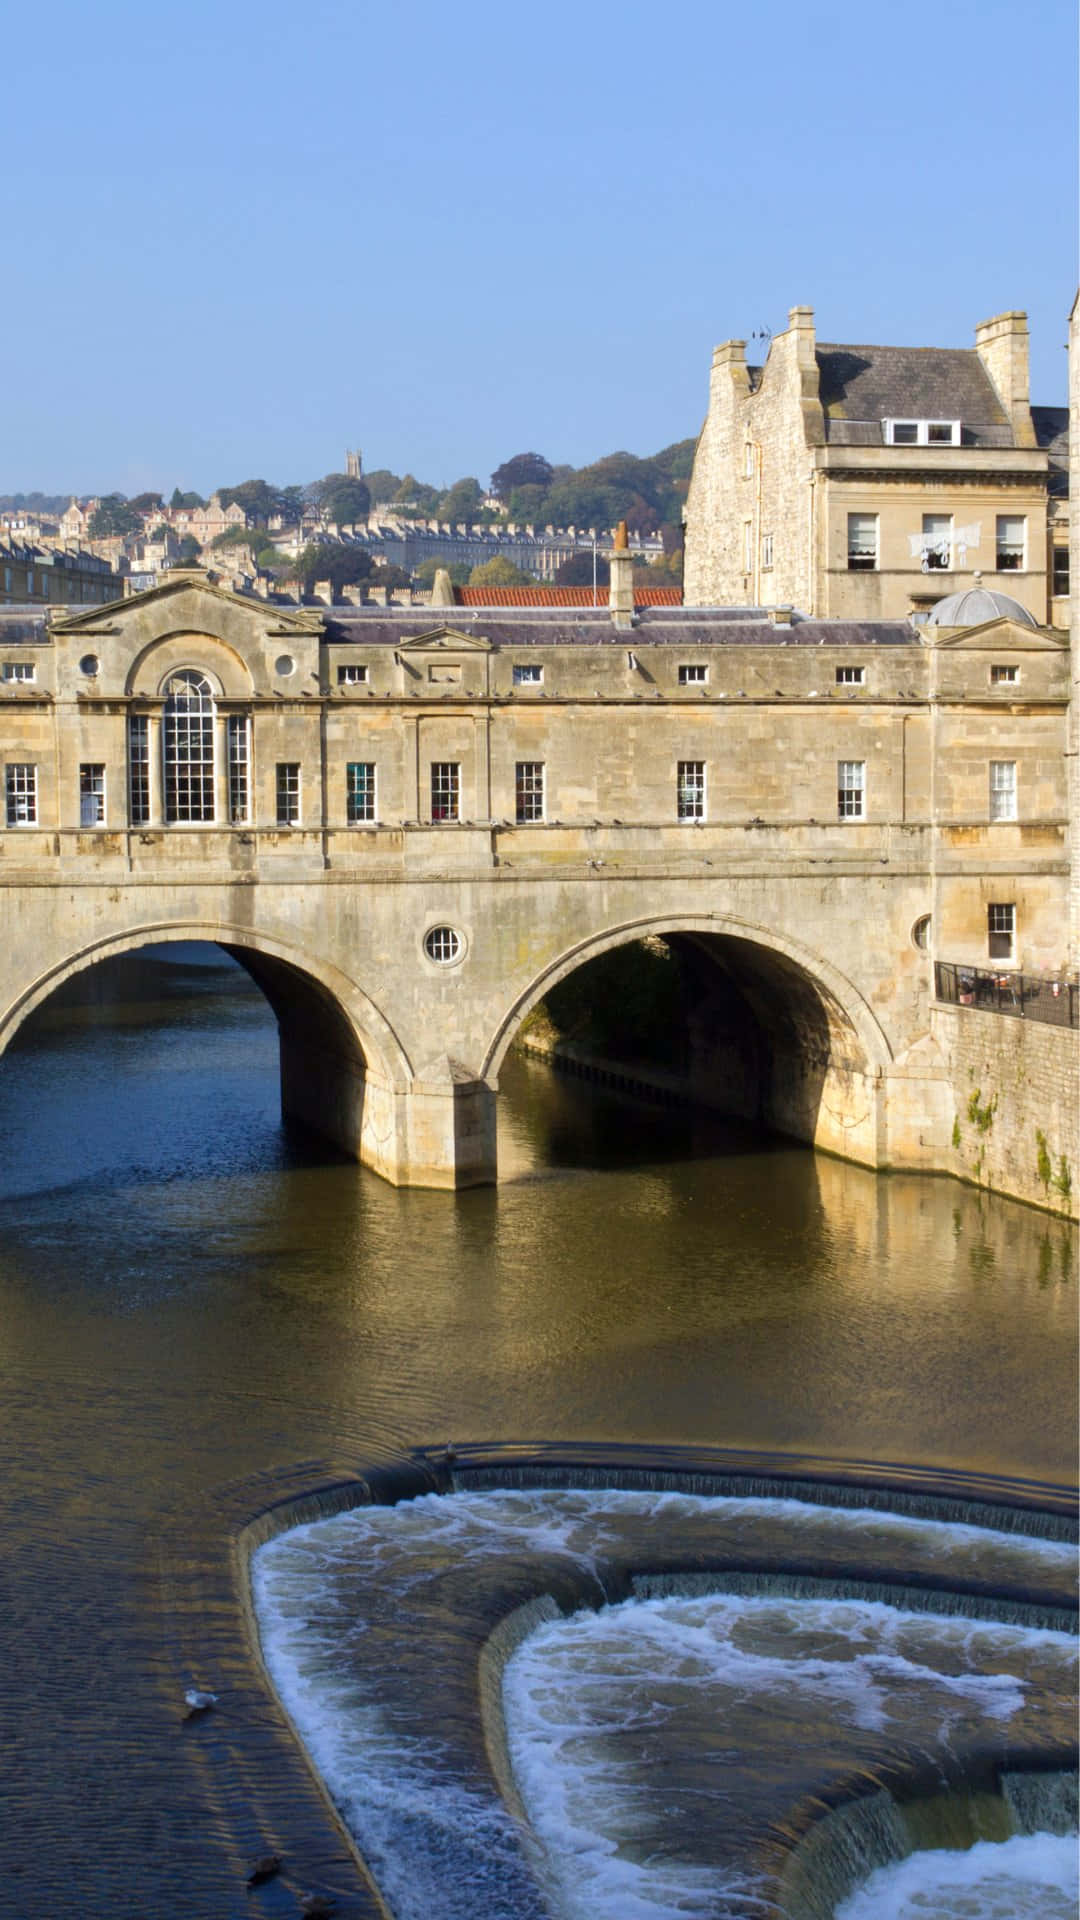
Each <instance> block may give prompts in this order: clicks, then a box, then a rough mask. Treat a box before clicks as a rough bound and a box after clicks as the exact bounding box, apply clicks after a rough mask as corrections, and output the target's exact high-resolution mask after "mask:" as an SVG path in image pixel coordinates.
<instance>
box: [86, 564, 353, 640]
mask: <svg viewBox="0 0 1080 1920" xmlns="http://www.w3.org/2000/svg"><path fill="white" fill-rule="evenodd" d="M237 616H240V618H241V619H242V620H247V621H250V622H251V625H252V628H253V629H257V630H258V632H259V633H260V634H287V633H292V634H314V635H316V636H318V635H319V634H321V633H322V630H323V621H322V615H321V614H320V613H318V612H316V611H315V610H314V609H308V608H302V607H296V608H293V607H271V606H268V605H267V604H266V602H265V601H263V600H256V599H253V598H252V597H251V596H250V595H248V594H243V593H234V592H233V591H232V589H231V588H229V587H222V586H219V585H218V583H217V582H216V581H214V580H209V579H207V577H206V575H205V574H204V573H202V572H199V571H196V570H195V569H192V570H191V571H190V572H189V571H186V570H185V571H180V570H179V569H177V571H176V572H175V573H172V574H170V575H169V576H168V578H166V579H165V580H162V581H161V582H160V583H159V584H158V585H157V586H156V587H148V588H147V589H146V592H145V593H133V594H131V595H130V596H129V597H128V598H127V599H126V600H110V601H108V602H107V604H106V605H105V606H100V607H87V608H85V609H84V610H83V611H82V612H80V613H70V614H62V615H60V616H59V617H56V618H54V619H53V621H52V631H53V632H54V633H55V634H67V633H71V634H91V633H94V634H122V633H123V632H124V630H125V628H127V627H132V628H135V627H137V628H138V630H139V633H140V637H145V636H146V633H147V631H148V629H149V630H150V631H153V632H157V633H162V634H164V633H168V632H173V631H176V630H177V629H178V628H181V627H183V628H189V629H192V630H194V631H198V632H203V633H216V632H219V631H220V630H221V629H222V628H223V625H224V623H225V620H226V619H228V622H229V626H230V628H232V629H235V623H236V619H237Z"/></svg>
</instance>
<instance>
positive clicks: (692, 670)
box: [679, 666, 709, 687]
mask: <svg viewBox="0 0 1080 1920" xmlns="http://www.w3.org/2000/svg"><path fill="white" fill-rule="evenodd" d="M708 677H709V669H708V667H700V666H689V667H680V668H679V685H680V687H703V686H704V685H705V682H706V680H707V679H708Z"/></svg>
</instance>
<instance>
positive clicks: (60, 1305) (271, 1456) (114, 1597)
mask: <svg viewBox="0 0 1080 1920" xmlns="http://www.w3.org/2000/svg"><path fill="white" fill-rule="evenodd" d="M212 951H213V950H210V952H211V953H212ZM205 958H206V954H205V952H204V953H203V954H195V953H193V954H189V955H187V956H186V962H187V964H185V966H184V967H183V968H181V969H180V970H179V971H175V970H174V971H172V972H171V973H165V972H162V973H161V974H160V976H158V975H155V976H154V977H155V979H156V978H158V977H160V978H161V980H162V988H161V991H160V993H157V992H156V990H155V995H156V997H154V998H150V999H146V1000H145V1001H143V1002H141V1003H139V1004H134V1005H129V1006H126V1007H124V1008H123V1009H118V1010H116V1011H115V1012H113V1013H110V1014H107V1015H103V1014H102V1013H101V1011H100V1010H88V1011H87V1012H86V1013H85V1014H83V1015H77V1014H68V1015H66V1016H65V1018H64V1019H63V1020H62V1021H58V1023H57V1024H55V1025H51V1024H42V1023H39V1024H38V1025H37V1026H36V1028H35V1030H34V1031H33V1032H26V1033H24V1037H22V1039H21V1042H20V1044H19V1045H18V1046H17V1047H16V1048H13V1049H12V1050H11V1051H10V1052H9V1053H8V1054H7V1055H6V1056H5V1057H4V1059H3V1060H2V1061H0V1342H2V1347H3V1357H4V1379H5V1392H4V1396H3V1404H2V1407H0V1444H2V1446H3V1453H4V1465H5V1490H6V1495H7V1498H6V1501H5V1507H6V1520H7V1526H6V1552H5V1555H4V1560H3V1565H2V1588H0V1599H2V1601H3V1614H2V1616H0V1632H2V1633H3V1634H4V1637H5V1641H6V1643H7V1644H6V1649H5V1651H6V1655H7V1657H6V1659H5V1661H4V1664H3V1678H2V1679H0V1708H2V1710H3V1713H4V1716H5V1726H6V1730H7V1734H8V1737H7V1739H6V1740H5V1742H4V1743H3V1747H2V1749H0V1792H2V1795H3V1805H4V1809H5V1812H4V1816H3V1819H4V1832H3V1835H2V1838H3V1845H2V1847H0V1910H3V1911H5V1912H10V1913H13V1914H14V1913H22V1912H24V1911H25V1912H30V1911H32V1910H43V1911H49V1912H60V1911H75V1910H77V1911H78V1912H80V1913H81V1914H85V1915H87V1916H90V1917H92V1920H93V1917H95V1916H97V1915H98V1914H101V1915H104V1914H106V1913H109V1914H115V1913H118V1912H119V1913H123V1914H127V1915H129V1916H132V1920H135V1917H136V1916H140V1915H147V1916H149V1915H158V1914H170V1915H171V1914H178V1915H181V1914H191V1915H200V1916H206V1920H211V1917H213V1920H219V1917H220V1916H231V1915H232V1914H234V1913H235V1914H241V1913H244V1914H250V1913H262V1912H266V1913H272V1912H282V1913H284V1912H286V1911H294V1910H295V1901H294V1895H295V1891H296V1889H297V1888H298V1887H299V1886H300V1884H301V1882H304V1883H306V1884H314V1883H315V1882H316V1881H318V1883H319V1884H320V1885H327V1886H333V1887H334V1888H335V1889H336V1891H337V1893H338V1898H339V1909H338V1910H339V1913H341V1914H348V1913H356V1914H360V1913H364V1914H368V1913H371V1912H374V1911H375V1908H374V1907H373V1906H372V1905H371V1904H370V1897H369V1896H366V1895H365V1894H364V1892H363V1887H362V1883H361V1881H360V1880H359V1878H358V1876H357V1874H356V1869H355V1866H354V1865H353V1863H352V1861H351V1859H350V1857H349V1856H348V1853H347V1849H344V1848H343V1846H342V1843H341V1841H340V1836H339V1835H338V1834H337V1830H336V1828H335V1827H334V1825H333V1822H332V1821H331V1820H329V1818H328V1817H327V1816H326V1814H325V1810H324V1808H323V1803H322V1801H321V1800H320V1798H319V1794H318V1792H317V1791H316V1790H314V1789H313V1788H312V1786H311V1782H310V1778H309V1776H308V1774H307V1772H306V1769H305V1768H304V1766H303V1764H302V1763H301V1762H299V1761H298V1760H297V1759H296V1757H295V1742H294V1739H293V1735H292V1732H291V1730H290V1728H289V1726H288V1724H287V1723H286V1722H285V1721H284V1720H283V1718H282V1715H281V1713H280V1709H279V1708H278V1707H277V1704H276V1702H275V1701H274V1699H273V1697H272V1695H271V1694H270V1692H269V1690H268V1688H267V1685H266V1682H265V1678H264V1676H263V1674H262V1671H261V1668H260V1667H259V1664H258V1659H257V1655H256V1653H255V1651H254V1645H253V1638H252V1634H251V1632H250V1629H249V1627H248V1625H247V1623H246V1620H245V1616H244V1613H243V1604H242V1603H243V1589H244V1582H243V1569H242V1565H241V1561H242V1559H243V1558H244V1555H243V1554H242V1553H241V1550H240V1539H241V1530H242V1529H243V1527H244V1526H245V1525H246V1524H247V1523H248V1522H250V1521H252V1520H253V1519H255V1517H256V1516H257V1515H259V1514H260V1513H261V1512H263V1511H264V1510H266V1509H267V1508H269V1507H271V1506H272V1505H273V1504H274V1503H275V1502H280V1501H285V1500H295V1499H297V1498H299V1497H301V1496H302V1495H303V1494H304V1493H305V1491H307V1490H308V1489H310V1488H313V1487H317V1486H325V1485H327V1484H329V1483H330V1482H334V1481H338V1480H344V1479H346V1478H348V1477H349V1476H350V1475H352V1476H356V1475H370V1474H372V1473H378V1472H379V1471H380V1470H385V1471H386V1473H387V1474H389V1475H391V1476H392V1475H393V1473H394V1472H395V1471H397V1470H398V1468H399V1467H401V1466H402V1465H403V1464H404V1463H407V1462H408V1461H409V1460H410V1458H411V1457H412V1456H413V1454H414V1451H415V1450H416V1449H417V1448H432V1447H437V1446H440V1445H441V1444H442V1443H445V1442H447V1441H452V1442H453V1443H454V1446H455V1448H456V1449H458V1450H459V1451H462V1452H464V1453H465V1454H467V1453H468V1450H469V1448H470V1447H476V1446H482V1445H485V1444H489V1445H491V1446H493V1447H494V1446H497V1445H498V1444H500V1443H502V1444H504V1445H506V1446H513V1447H516V1448H518V1449H521V1450H528V1449H530V1448H535V1449H543V1448H545V1447H547V1448H549V1449H550V1448H551V1447H553V1446H556V1447H561V1448H562V1449H563V1450H564V1452H567V1453H573V1451H574V1450H575V1449H577V1450H578V1451H579V1452H589V1451H590V1450H591V1457H592V1458H594V1459H595V1458H599V1457H601V1456H603V1455H605V1453H608V1452H610V1453H611V1454H612V1456H613V1457H614V1456H615V1455H617V1454H618V1451H619V1449H620V1448H631V1447H632V1448H633V1449H635V1450H636V1451H635V1458H637V1459H638V1460H644V1459H647V1458H650V1457H654V1456H655V1457H661V1456H663V1457H667V1458H671V1457H673V1456H674V1453H675V1452H676V1451H677V1450H681V1449H685V1450H687V1457H693V1458H700V1457H702V1455H703V1454H704V1453H705V1452H706V1451H709V1452H713V1451H717V1450H720V1451H722V1452H723V1453H724V1454H725V1457H727V1458H729V1459H731V1458H735V1457H736V1456H737V1455H741V1454H743V1453H745V1454H746V1455H747V1456H748V1457H751V1458H753V1459H754V1460H755V1462H757V1463H758V1464H759V1465H760V1462H761V1460H762V1459H763V1458H765V1457H767V1458H768V1460H769V1461H771V1462H772V1463H773V1465H774V1466H777V1467H778V1470H780V1471H790V1472H792V1473H794V1474H796V1475H798V1474H799V1473H801V1472H804V1471H805V1472H807V1473H809V1472H811V1471H814V1472H821V1471H823V1470H824V1469H823V1467H822V1463H836V1466H835V1470H834V1471H835V1474H836V1476H838V1477H840V1478H843V1477H845V1476H847V1477H848V1478H858V1477H859V1475H860V1474H861V1472H862V1471H863V1468H864V1467H865V1468H866V1469H867V1471H871V1472H876V1473H877V1474H878V1476H879V1477H880V1476H881V1475H882V1473H885V1474H886V1475H887V1476H891V1477H892V1479H893V1480H894V1481H899V1480H902V1479H903V1478H904V1476H905V1475H908V1474H910V1473H911V1472H912V1470H920V1471H921V1472H922V1473H923V1474H925V1475H926V1476H928V1477H929V1478H934V1477H937V1478H938V1479H940V1480H942V1481H943V1482H945V1483H949V1482H950V1477H953V1478H955V1480H956V1482H957V1483H958V1484H959V1483H960V1482H961V1481H963V1482H965V1483H970V1484H976V1483H977V1484H979V1485H981V1486H983V1487H991V1488H994V1487H996V1486H997V1485H998V1483H1004V1482H1011V1483H1024V1486H1023V1488H1022V1489H1021V1490H1022V1491H1023V1492H1025V1493H1026V1494H1029V1495H1032V1497H1036V1498H1041V1495H1040V1494H1039V1489H1040V1488H1042V1487H1043V1486H1047V1487H1050V1488H1053V1487H1055V1486H1057V1487H1060V1486H1063V1485H1065V1484H1067V1483H1069V1482H1071V1481H1072V1480H1073V1479H1074V1476H1075V1462H1074V1445H1075V1443H1074V1435H1075V1348H1076V1288H1075V1266H1076V1252H1077V1245H1076V1235H1075V1233H1074V1231H1073V1230H1072V1229H1071V1228H1070V1227H1068V1226H1066V1225H1065V1224H1063V1223H1061V1222H1060V1221H1053V1220H1049V1219H1047V1218H1045V1217H1044V1216H1042V1215H1040V1214H1038V1213H1036V1212H1034V1211H1032V1210H1030V1209H1026V1208H1023V1207H1020V1206H1017V1205H1015V1204H1013V1203H1010V1202H1007V1201H1003V1200H999V1199H996V1198H994V1197H992V1196H986V1195H980V1194H978V1193H976V1192H975V1191H973V1190H970V1189H965V1188H962V1187H960V1186H958V1185H957V1184H955V1183H953V1182H951V1181H948V1180H944V1179H925V1178H923V1179H920V1178H916V1177H913V1176H893V1177H889V1178H878V1177H876V1176H874V1175H872V1174H869V1173H867V1172H865V1171H863V1170H861V1169H859V1168H854V1167H849V1166H846V1165H844V1164H843V1163H841V1162H837V1161H831V1160H827V1159H824V1158H821V1157H818V1156H815V1155H813V1154H811V1153H809V1152H807V1151H806V1150H804V1149H801V1148H797V1147H792V1146H789V1145H787V1144H785V1143H783V1142H763V1141H761V1140H760V1139H757V1138H755V1137H753V1136H752V1135H749V1134H745V1133H742V1134H740V1133H739V1132H738V1131H736V1130H732V1129H725V1128H723V1127H721V1126H718V1125H717V1124H716V1123H715V1122H712V1121H710V1122H708V1123H707V1124H706V1123H704V1122H702V1121H700V1120H696V1119H694V1118H692V1117H690V1116H687V1115H679V1114H671V1113H660V1112H656V1111H652V1110H649V1109H640V1110H629V1109H624V1108H620V1107H619V1106H617V1105H615V1104H613V1103H611V1102H609V1101H608V1100H606V1099H605V1098H603V1097H595V1096H593V1095H591V1094H590V1093H589V1091H588V1090H587V1089H586V1088H584V1087H583V1086H582V1084H581V1083H580V1082H573V1083H563V1082H560V1081H558V1080H556V1079H553V1078H552V1077H551V1076H550V1075H549V1074H548V1073H547V1072H546V1070H544V1069H543V1068H542V1067H539V1066H536V1065H534V1064H532V1063H525V1062H517V1063H512V1064H511V1065H510V1066H509V1067H508V1068H507V1070H506V1072H505V1074H504V1081H503V1091H502V1094H501V1099H500V1108H501V1112H500V1168H501V1172H502V1176H503V1177H502V1183H501V1184H500V1186H499V1187H498V1188H497V1189H493V1190H488V1191H478V1192H475V1193H468V1194H463V1195H460V1196H457V1197H450V1196H447V1195H441V1194H427V1193H420V1192H397V1191H395V1190H393V1189H392V1188H390V1187H388V1186H386V1185H385V1184H383V1183H382V1182H381V1181H379V1180H378V1179H377V1178H375V1177H374V1176H371V1175H368V1174H367V1173H365V1172H363V1171H361V1170H358V1169H357V1168H356V1167H355V1166H354V1165H352V1164H351V1163H349V1162H346V1161H344V1160H342V1159H341V1158H339V1157H338V1156H336V1155H335V1154H333V1153H332V1152H329V1151H327V1150H325V1149H324V1148H323V1147H321V1146H320V1145H318V1143H313V1142H311V1141H305V1140H302V1139H299V1138H296V1137H293V1136H292V1135H290V1134H289V1133H287V1132H286V1131H284V1130H283V1129H282V1126H281V1123H280V1119H279V1115H278V1107H277V1079H276V1071H277V1062H276V1033H275V1029H274V1026H273V1022H272V1020H271V1018H270V1016H269V1014H268V1011H267V1009H266V1008H265V1005H264V1003H263V1002H262V1000H261V998H260V997H259V996H258V995H257V994H256V993H254V991H252V990H249V989H247V987H246V985H245V983H244V982H243V980H242V979H241V978H239V977H238V976H237V975H236V974H235V973H234V972H233V970H231V969H229V968H228V967H226V966H219V965H217V964H215V965H213V966H211V967H207V966H205V965H204V964H203V961H204V960H205ZM830 1471H833V1469H830ZM451 1497H455V1496H451ZM1046 1498H1047V1499H1050V1498H1051V1495H1050V1494H1047V1495H1046ZM394 1511H403V1510H398V1509H395V1510H394ZM609 1597H610V1596H609ZM875 1604H876V1603H875ZM714 1630H715V1629H714V1628H713V1627H710V1628H709V1629H708V1631H709V1632H713V1631H714ZM695 1631H697V1629H695ZM832 1631H834V1632H835V1631H839V1628H837V1627H836V1624H835V1623H834V1627H833V1629H832ZM844 1631H848V1629H847V1628H846V1627H845V1629H844ZM191 1683H195V1684H200V1685H209V1686H213V1687H215V1689H216V1690H217V1691H218V1693H219V1704H218V1706H217V1707H216V1708H215V1709H214V1711H213V1712H212V1713H211V1714H210V1715H208V1716H207V1717H206V1719H205V1722H204V1723H197V1724H195V1725H193V1726H187V1725H185V1724H184V1723H183V1722H182V1720H181V1718H180V1705H181V1703H182V1693H183V1689H184V1686H185V1685H187V1684H191ZM536 1686H537V1687H540V1682H536ZM541 1692H542V1688H541ZM267 1841H270V1842H273V1843H274V1844H276V1845H277V1846H279V1847H280V1848H281V1849H282V1850H283V1851H284V1854H285V1858H286V1866H285V1870H284V1873H283V1875H282V1876H281V1878H280V1880H279V1881H278V1882H275V1883H271V1885H270V1887H269V1890H268V1891H267V1892H265V1893H264V1891H263V1890H262V1889H259V1890H257V1891H256V1892H254V1893H250V1892H248V1891H247V1890H246V1889H245V1887H244V1884H243V1881H244V1867H245V1862H246V1861H248V1859H249V1857H250V1856H251V1855H253V1854H255V1853H258V1852H259V1851H261V1850H263V1847H264V1842H267ZM286 1879H287V1880H288V1889H287V1891H288V1897H289V1899H290V1900H291V1901H293V1904H292V1905H288V1904H286V1905H281V1904H277V1905H275V1904H274V1902H275V1900H279V1901H280V1900H284V1899H285V1891H283V1889H284V1887H285V1881H286ZM73 1885H77V1887H78V1897H77V1899H75V1900H74V1901H73V1899H72V1887H73ZM365 1899H366V1900H368V1904H364V1902H365ZM897 1910H899V1909H897ZM501 1911H503V1912H505V1913H507V1914H509V1912H510V1910H509V1909H502V1910H501ZM522 1911H525V1909H524V1908H523V1909H522ZM717 1911H719V1909H717ZM883 1911H884V1909H883ZM941 1911H945V1908H944V1907H942V1908H941ZM432 1920H435V1915H434V1913H433V1914H432Z"/></svg>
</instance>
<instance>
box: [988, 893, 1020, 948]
mask: <svg viewBox="0 0 1080 1920" xmlns="http://www.w3.org/2000/svg"><path fill="white" fill-rule="evenodd" d="M986 950H987V953H988V954H989V956H990V959H991V960H1012V959H1014V958H1015V956H1016V906H1015V904H1014V902H1013V901H1012V900H991V901H990V902H989V903H988V904H987V908H986Z"/></svg>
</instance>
